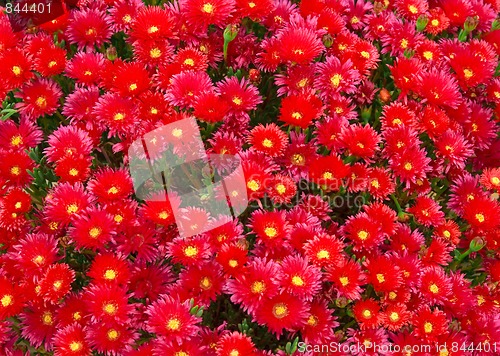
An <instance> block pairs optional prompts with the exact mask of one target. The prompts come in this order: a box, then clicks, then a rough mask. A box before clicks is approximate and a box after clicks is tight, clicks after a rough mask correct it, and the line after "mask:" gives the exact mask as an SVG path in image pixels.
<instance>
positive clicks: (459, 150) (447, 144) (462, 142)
mask: <svg viewBox="0 0 500 356" xmlns="http://www.w3.org/2000/svg"><path fill="white" fill-rule="evenodd" d="M435 145H436V150H437V152H439V153H440V158H441V160H442V161H443V163H444V164H445V172H446V171H448V170H449V167H450V166H452V167H455V168H458V169H464V167H465V163H466V160H467V159H468V158H470V157H471V156H472V154H473V150H472V146H471V145H470V144H469V142H467V140H466V139H465V138H464V136H463V135H462V134H460V133H457V132H455V131H452V130H450V129H448V130H447V131H446V132H445V133H444V134H443V135H442V136H441V137H440V138H439V140H437V141H436V143H435Z"/></svg>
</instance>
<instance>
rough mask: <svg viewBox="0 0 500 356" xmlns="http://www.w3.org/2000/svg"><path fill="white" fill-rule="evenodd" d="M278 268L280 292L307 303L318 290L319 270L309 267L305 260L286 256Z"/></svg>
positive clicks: (319, 286) (320, 275)
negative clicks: (294, 296) (282, 291)
mask: <svg viewBox="0 0 500 356" xmlns="http://www.w3.org/2000/svg"><path fill="white" fill-rule="evenodd" d="M280 267H281V268H280V271H279V277H278V279H279V282H280V285H281V287H282V290H284V291H286V292H288V293H290V294H291V295H296V296H298V297H301V298H302V299H304V300H308V301H311V300H312V299H313V297H314V296H315V295H316V294H317V293H318V291H319V290H320V288H321V285H320V281H321V277H322V274H321V270H320V269H319V268H317V267H316V266H313V265H309V264H308V261H307V259H304V258H302V257H300V256H288V257H286V258H285V259H284V260H283V261H282V262H281V266H280Z"/></svg>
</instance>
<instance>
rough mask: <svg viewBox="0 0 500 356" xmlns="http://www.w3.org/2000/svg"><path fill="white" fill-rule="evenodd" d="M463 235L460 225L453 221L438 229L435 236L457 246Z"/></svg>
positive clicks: (439, 226) (443, 224)
mask: <svg viewBox="0 0 500 356" xmlns="http://www.w3.org/2000/svg"><path fill="white" fill-rule="evenodd" d="M461 235H462V233H461V232H460V227H459V226H458V224H457V223H456V222H455V221H453V220H446V221H445V222H443V223H442V224H440V225H438V226H437V227H436V229H435V230H434V235H433V236H435V237H438V238H441V239H443V240H445V241H448V242H450V243H451V244H453V245H457V244H458V243H459V242H460V236H461Z"/></svg>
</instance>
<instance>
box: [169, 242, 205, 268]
mask: <svg viewBox="0 0 500 356" xmlns="http://www.w3.org/2000/svg"><path fill="white" fill-rule="evenodd" d="M211 252H212V251H211V249H210V245H209V244H208V243H207V238H206V237H205V236H194V237H190V238H184V237H179V238H176V239H174V240H173V241H172V242H171V243H169V245H168V254H167V256H169V257H171V258H172V262H173V263H180V264H182V265H183V266H191V265H201V264H202V263H204V262H206V261H207V260H208V258H209V256H210V255H211Z"/></svg>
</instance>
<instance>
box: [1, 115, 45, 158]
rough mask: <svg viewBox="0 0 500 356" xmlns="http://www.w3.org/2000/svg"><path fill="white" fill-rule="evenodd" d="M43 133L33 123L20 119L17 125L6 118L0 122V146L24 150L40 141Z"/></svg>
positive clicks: (13, 149)
mask: <svg viewBox="0 0 500 356" xmlns="http://www.w3.org/2000/svg"><path fill="white" fill-rule="evenodd" d="M42 136H43V133H42V131H41V130H40V128H39V127H38V126H37V125H35V124H34V123H32V122H30V121H28V120H26V119H21V120H20V123H19V126H18V125H16V124H15V123H14V122H13V121H11V120H8V121H4V122H2V123H0V148H2V149H5V150H7V151H9V150H12V151H17V150H19V151H24V150H29V149H30V148H34V147H35V146H36V145H38V144H39V143H40V142H42V140H43V138H42Z"/></svg>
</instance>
